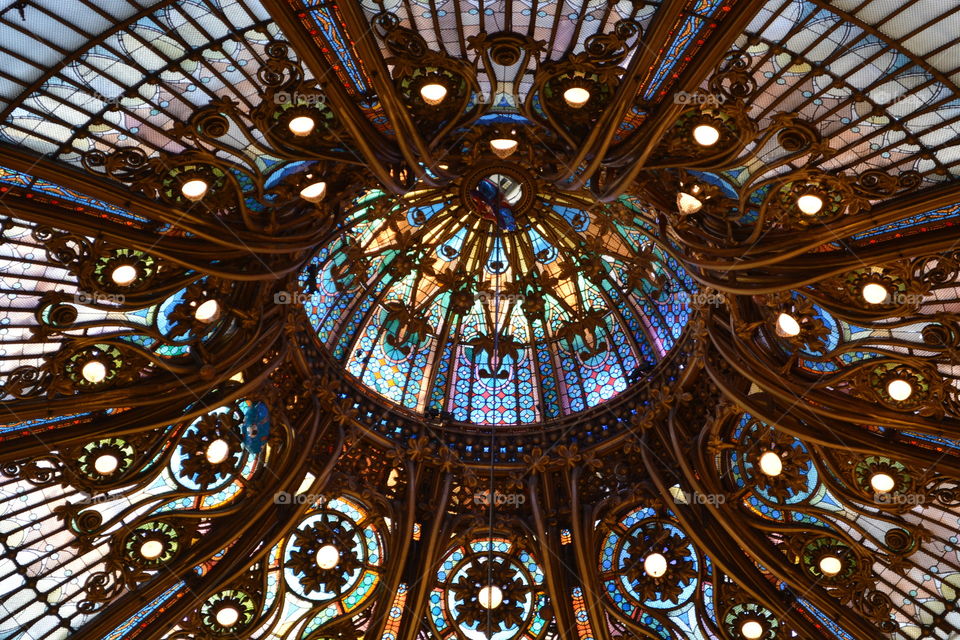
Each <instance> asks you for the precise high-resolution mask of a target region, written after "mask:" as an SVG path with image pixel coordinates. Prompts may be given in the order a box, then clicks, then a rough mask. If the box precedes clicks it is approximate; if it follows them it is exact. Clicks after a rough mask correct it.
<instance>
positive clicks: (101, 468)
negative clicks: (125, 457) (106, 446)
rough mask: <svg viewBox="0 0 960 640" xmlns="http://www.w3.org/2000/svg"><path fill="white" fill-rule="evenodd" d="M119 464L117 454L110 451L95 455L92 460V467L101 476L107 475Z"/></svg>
mask: <svg viewBox="0 0 960 640" xmlns="http://www.w3.org/2000/svg"><path fill="white" fill-rule="evenodd" d="M119 466H120V460H119V459H118V458H117V456H115V455H113V454H111V453H104V454H101V455H99V456H97V459H96V460H94V461H93V468H94V470H96V472H97V473H99V474H100V475H103V476H108V475H110V474H111V473H113V472H114V471H116V470H117V468H118V467H119Z"/></svg>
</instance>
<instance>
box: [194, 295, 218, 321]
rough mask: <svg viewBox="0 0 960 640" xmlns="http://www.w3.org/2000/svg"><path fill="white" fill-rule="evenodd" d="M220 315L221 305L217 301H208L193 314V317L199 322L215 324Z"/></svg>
mask: <svg viewBox="0 0 960 640" xmlns="http://www.w3.org/2000/svg"><path fill="white" fill-rule="evenodd" d="M219 315H220V303H218V302H217V301H216V300H207V301H206V302H203V303H201V304H200V306H198V307H197V308H196V310H195V311H194V312H193V317H194V318H196V319H197V320H198V321H199V322H204V323H209V322H213V321H214V320H216V319H217V317H218V316H219Z"/></svg>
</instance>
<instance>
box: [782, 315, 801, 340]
mask: <svg viewBox="0 0 960 640" xmlns="http://www.w3.org/2000/svg"><path fill="white" fill-rule="evenodd" d="M777 329H778V330H779V332H780V335H782V336H788V337H792V336H797V335H800V323H799V322H798V321H797V319H796V318H794V317H793V316H792V315H790V314H789V313H781V314H780V315H779V316H777Z"/></svg>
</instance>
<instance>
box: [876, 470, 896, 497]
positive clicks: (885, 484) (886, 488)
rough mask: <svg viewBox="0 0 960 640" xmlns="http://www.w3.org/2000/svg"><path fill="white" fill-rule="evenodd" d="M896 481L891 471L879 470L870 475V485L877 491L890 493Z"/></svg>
mask: <svg viewBox="0 0 960 640" xmlns="http://www.w3.org/2000/svg"><path fill="white" fill-rule="evenodd" d="M894 485H896V482H895V481H894V479H893V476H891V475H890V474H889V473H883V472H878V473H875V474H873V475H872V476H870V486H871V487H873V490H874V491H876V492H877V493H890V492H891V491H893V487H894Z"/></svg>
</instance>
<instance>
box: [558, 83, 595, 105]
mask: <svg viewBox="0 0 960 640" xmlns="http://www.w3.org/2000/svg"><path fill="white" fill-rule="evenodd" d="M589 100H590V92H589V91H588V90H587V89H584V88H583V87H570V88H569V89H567V90H566V91H564V92H563V101H564V102H566V103H567V106H568V107H570V108H571V109H579V108H580V107H582V106H583V105H585V104H587V102H588V101H589Z"/></svg>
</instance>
